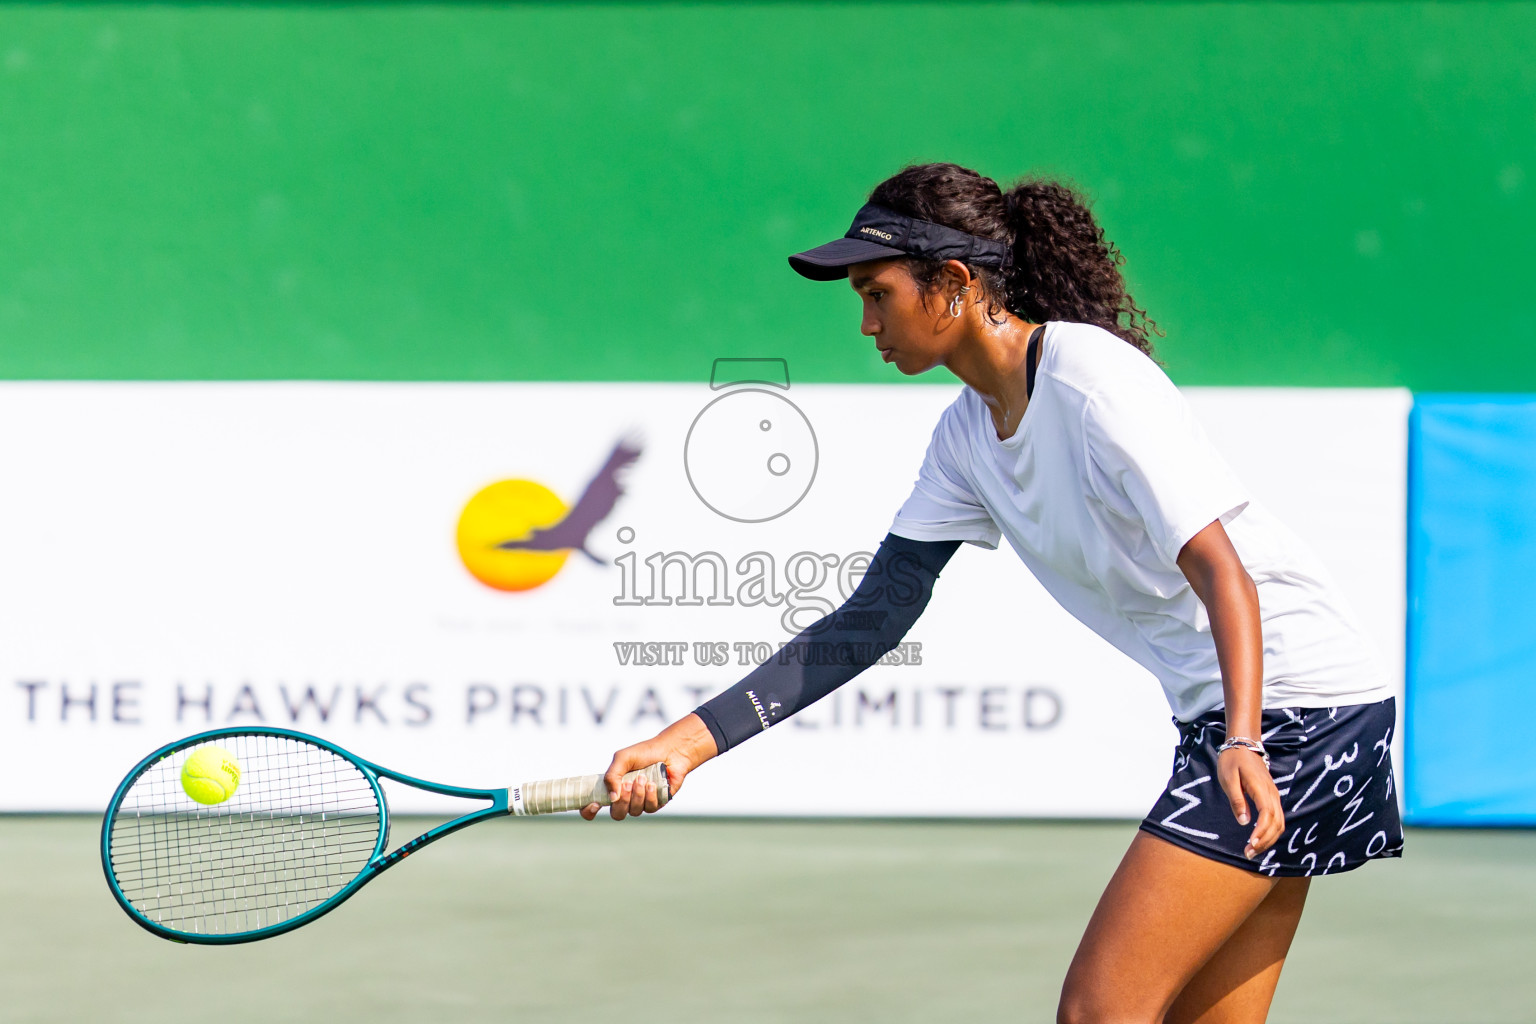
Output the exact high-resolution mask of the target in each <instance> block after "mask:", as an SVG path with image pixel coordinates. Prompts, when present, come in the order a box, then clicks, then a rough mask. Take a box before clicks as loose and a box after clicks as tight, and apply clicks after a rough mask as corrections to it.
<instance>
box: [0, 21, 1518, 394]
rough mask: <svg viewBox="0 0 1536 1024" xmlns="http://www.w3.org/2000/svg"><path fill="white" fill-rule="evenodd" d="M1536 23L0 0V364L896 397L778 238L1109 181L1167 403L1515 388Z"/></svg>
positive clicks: (165, 374)
mask: <svg viewBox="0 0 1536 1024" xmlns="http://www.w3.org/2000/svg"><path fill="white" fill-rule="evenodd" d="M1533 53H1536V6H1532V5H1527V4H1482V3H1458V4H1422V3H1342V4H1331V3H1298V4H1284V3H1230V4H1226V3H1217V4H1212V3H1195V4H1182V3H1135V4H1121V3H1092V4H1074V3H1062V4H1012V5H998V4H962V3H946V4H915V3H898V4H813V5H812V4H808V5H799V4H778V3H774V4H767V3H765V4H739V5H725V4H720V5H702V6H701V5H665V4H618V3H615V4H591V5H539V4H510V5H505V6H495V5H469V4H464V5H461V4H446V5H433V4H426V5H396V4H389V5H382V4H381V5H352V4H341V5H305V4H273V5H265V6H264V5H259V4H258V5H242V6H222V5H217V4H172V5H169V6H165V5H155V6H149V5H139V4H102V5H94V4H60V5H53V4H36V5H33V4H23V5H0V376H3V377H8V378H115V379H141V378H149V379H157V378H158V379H245V378H252V379H259V378H323V379H351V378H356V379H386V380H387V379H403V380H438V379H448V380H503V379H505V380H516V379H525V380H526V379H594V380H603V379H648V380H700V379H703V378H704V377H705V376H707V374H708V368H709V361H710V360H711V359H712V358H713V357H715V356H719V355H784V356H787V357H789V359H790V363H791V366H792V367H793V369H794V371H795V373H796V376H797V378H798V379H800V380H824V381H886V380H891V379H893V377H894V376H895V374H894V372H893V371H892V370H891V369H890V368H889V367H884V366H882V365H880V364H879V363H878V361H877V360H876V359H875V357H874V351H873V348H872V346H871V345H870V344H869V343H868V342H867V341H866V340H864V339H862V338H860V337H859V336H858V331H857V308H856V305H855V303H854V300H853V299H852V297H851V296H850V295H849V294H847V292H846V291H845V289H844V288H842V287H841V286H837V285H822V286H816V285H811V284H809V283H806V282H802V281H801V280H799V279H798V278H796V277H795V276H794V275H792V274H791V273H790V272H789V270H788V269H787V267H786V265H785V263H784V256H785V254H786V253H788V252H790V251H792V250H794V249H796V248H799V247H804V246H808V245H811V244H816V243H819V242H821V241H824V240H826V239H827V238H828V237H831V236H834V235H837V234H841V232H842V230H843V229H844V228H845V227H846V225H847V221H848V219H849V218H850V216H851V215H852V212H853V210H854V209H855V208H856V207H857V206H858V204H859V202H860V201H861V198H862V196H863V194H864V193H865V192H867V190H868V189H869V188H870V187H871V186H872V185H873V184H874V183H875V182H876V181H877V180H879V179H880V178H881V177H883V176H884V175H886V174H888V173H890V172H891V171H893V170H895V169H896V168H897V167H899V166H900V165H901V164H903V163H904V162H907V161H912V160H923V159H952V160H956V161H959V162H962V163H967V164H971V165H973V166H975V167H977V168H979V169H981V170H982V171H984V172H986V173H988V174H991V175H993V176H995V177H999V178H1002V179H1006V178H1011V177H1015V176H1018V175H1020V174H1022V173H1025V172H1041V173H1046V174H1053V175H1065V176H1068V177H1070V178H1072V179H1073V180H1075V181H1076V182H1078V183H1079V184H1081V185H1082V186H1083V187H1085V188H1086V189H1087V190H1088V191H1089V192H1090V193H1091V194H1092V195H1093V196H1094V197H1095V200H1096V204H1097V210H1098V212H1099V214H1100V216H1101V219H1102V220H1103V222H1104V223H1105V224H1106V226H1107V228H1108V229H1109V232H1110V235H1111V237H1112V238H1114V239H1115V240H1116V241H1117V242H1119V244H1120V245H1121V247H1122V248H1123V250H1124V252H1125V254H1126V257H1127V260H1128V263H1127V268H1126V269H1127V274H1128V276H1129V278H1130V280H1131V282H1132V284H1133V288H1134V291H1135V293H1136V295H1137V297H1138V299H1139V300H1141V302H1142V303H1143V304H1144V305H1145V306H1147V307H1148V309H1149V310H1150V311H1151V313H1152V314H1153V315H1154V317H1156V318H1157V319H1158V320H1159V321H1160V322H1161V323H1162V324H1163V326H1164V328H1165V329H1166V330H1167V334H1168V337H1167V339H1166V341H1165V342H1164V343H1163V345H1162V356H1163V358H1164V359H1165V361H1166V363H1167V366H1168V369H1169V371H1170V372H1171V373H1172V374H1173V376H1174V378H1175V379H1176V380H1178V381H1179V382H1180V383H1185V384H1268V385H1315V384H1341V385H1342V384H1349V385H1404V384H1405V385H1409V386H1412V387H1414V388H1418V389H1424V390H1472V391H1479V390H1494V391H1510V390H1531V391H1536V312H1533V306H1532V302H1531V296H1532V294H1533V291H1536V288H1533V280H1536V242H1533V236H1536V59H1533V57H1532V54H1533Z"/></svg>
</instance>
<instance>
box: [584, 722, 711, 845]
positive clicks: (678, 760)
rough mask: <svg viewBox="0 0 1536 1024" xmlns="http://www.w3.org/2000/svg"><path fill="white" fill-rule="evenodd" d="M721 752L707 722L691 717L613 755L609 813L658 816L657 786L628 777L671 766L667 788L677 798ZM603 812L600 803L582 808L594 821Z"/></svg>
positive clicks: (607, 779)
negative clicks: (654, 767) (694, 774)
mask: <svg viewBox="0 0 1536 1024" xmlns="http://www.w3.org/2000/svg"><path fill="white" fill-rule="evenodd" d="M716 753H717V751H716V749H715V738H714V736H713V735H711V734H710V731H709V728H708V727H707V726H706V725H705V724H704V720H703V719H701V718H700V717H699V716H698V715H696V714H687V715H684V716H683V717H682V718H680V719H678V720H677V721H676V722H673V723H672V724H671V725H669V726H667V727H666V728H665V729H663V730H661V732H659V733H657V734H656V736H655V737H653V738H652V739H648V740H643V741H641V742H640V743H636V744H634V745H633V746H628V747H625V748H624V749H623V750H620V751H619V752H618V753H616V754H614V755H613V762H612V763H611V764H609V765H608V771H607V772H606V773H605V774H604V777H603V780H604V782H605V783H607V786H608V792H609V794H610V795H611V797H612V799H613V803H612V804H611V805H610V806H609V808H608V813H609V814H610V815H611V816H612V817H613V820H614V821H623V820H624V819H625V818H628V817H639V816H640V815H641V814H646V813H654V812H656V811H657V810H659V809H660V801H659V799H658V798H657V793H656V787H655V786H653V785H651V783H650V782H648V781H646V780H645V779H643V778H642V779H636V780H634V781H633V782H625V781H624V776H625V775H626V774H627V773H629V772H632V771H635V770H636V769H638V768H645V767H648V766H650V765H653V764H655V763H656V762H658V761H661V762H664V763H665V764H666V766H667V785H668V787H669V788H670V790H671V793H672V795H673V796H676V795H677V791H678V790H679V789H682V788H683V779H684V778H686V777H687V775H688V773H689V772H690V771H692V770H693V769H694V768H697V767H698V766H699V765H700V764H703V763H704V762H705V761H708V760H709V759H710V758H712V757H714V756H715V754H716ZM601 810H602V805H600V804H588V805H587V806H585V807H583V808H582V809H581V816H582V817H583V818H586V819H587V820H588V821H591V820H592V819H593V818H595V817H597V815H598V812H599V811H601Z"/></svg>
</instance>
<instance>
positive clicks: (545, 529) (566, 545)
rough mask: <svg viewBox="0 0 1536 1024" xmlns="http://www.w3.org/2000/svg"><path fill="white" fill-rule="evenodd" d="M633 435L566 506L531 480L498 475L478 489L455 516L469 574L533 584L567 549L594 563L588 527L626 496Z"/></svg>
mask: <svg viewBox="0 0 1536 1024" xmlns="http://www.w3.org/2000/svg"><path fill="white" fill-rule="evenodd" d="M640 453H641V446H640V443H639V441H638V440H636V439H635V438H630V437H626V438H622V439H620V440H619V442H618V443H617V444H615V445H614V446H613V451H611V452H609V454H608V458H607V461H605V462H604V463H603V465H602V466H601V467H600V468H599V469H598V471H597V472H596V473H595V474H593V476H592V479H591V480H589V481H587V486H586V489H585V490H583V491H582V492H581V497H579V498H577V499H576V504H574V505H572V506H569V507H567V506H566V504H565V503H564V502H563V501H561V500H560V497H559V495H557V494H555V492H554V491H551V490H550V489H549V488H548V487H545V486H544V485H543V484H541V483H539V482H537V481H535V480H500V481H497V482H496V483H494V484H491V485H490V486H488V487H484V488H482V489H481V490H480V491H479V492H478V493H476V494H475V496H474V497H472V498H470V499H469V502H468V503H467V504H466V505H465V506H464V511H463V512H462V513H461V514H460V515H459V525H458V533H457V541H458V549H459V557H460V559H462V560H463V562H464V567H465V568H466V569H468V570H469V573H470V575H472V576H473V577H474V578H475V579H477V580H479V581H480V582H481V583H484V584H485V585H486V586H488V587H492V588H494V589H496V590H505V591H519V590H532V589H533V588H535V587H538V586H542V585H543V584H545V583H547V582H549V581H550V580H551V579H552V578H554V575H555V574H556V573H558V572H559V571H560V569H561V567H562V566H564V565H565V560H566V558H568V557H569V556H570V554H571V552H572V551H580V552H581V553H582V554H584V555H586V556H587V557H588V558H590V559H591V560H592V561H594V562H596V563H597V564H599V565H607V564H608V563H607V561H606V560H605V559H603V558H599V557H598V556H597V555H595V554H593V553H592V550H591V549H590V548H589V547H588V546H587V541H588V538H589V537H590V536H591V535H592V531H593V529H595V528H596V527H597V524H598V523H600V522H602V521H603V520H604V519H606V518H607V517H608V515H609V514H610V513H612V512H613V509H614V506H615V505H617V504H618V501H619V498H620V497H621V496H622V495H623V494H624V482H623V479H622V475H623V473H624V471H625V470H626V469H627V468H628V467H629V466H631V465H633V464H634V462H635V461H636V460H637V459H639V458H640Z"/></svg>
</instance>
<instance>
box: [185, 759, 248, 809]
mask: <svg viewBox="0 0 1536 1024" xmlns="http://www.w3.org/2000/svg"><path fill="white" fill-rule="evenodd" d="M239 786H240V762H239V761H237V760H235V755H234V754H231V753H230V752H229V751H227V750H225V749H224V748H223V747H198V748H197V749H196V750H194V751H193V752H192V756H191V757H189V758H187V760H186V763H185V764H183V765H182V766H181V788H182V789H184V790H186V791H187V796H189V797H191V798H192V799H193V800H196V801H197V802H198V803H200V804H221V803H223V802H224V801H225V800H228V799H229V798H230V797H232V796H234V795H235V790H236V789H237V788H239Z"/></svg>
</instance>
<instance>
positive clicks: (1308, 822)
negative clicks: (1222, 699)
mask: <svg viewBox="0 0 1536 1024" xmlns="http://www.w3.org/2000/svg"><path fill="white" fill-rule="evenodd" d="M1396 723H1397V701H1396V700H1394V699H1392V698H1388V699H1387V700H1384V701H1381V702H1380V703H1377V704H1354V705H1349V706H1346V707H1337V708H1272V709H1267V710H1265V711H1264V714H1263V730H1264V733H1263V737H1262V739H1263V743H1264V748H1265V749H1266V750H1267V751H1268V752H1269V771H1270V774H1271V775H1272V776H1273V777H1274V780H1275V787H1276V788H1277V789H1278V790H1279V791H1280V802H1281V805H1282V806H1283V807H1284V809H1285V831H1284V832H1283V833H1281V835H1280V839H1279V841H1277V842H1276V843H1275V845H1274V846H1272V847H1270V848H1269V849H1268V850H1265V851H1264V853H1263V854H1261V855H1260V856H1259V857H1258V858H1256V859H1254V860H1249V859H1248V858H1247V857H1244V856H1243V847H1244V845H1245V844H1246V843H1247V841H1248V837H1249V836H1250V835H1251V834H1252V833H1253V821H1252V813H1253V808H1252V807H1251V806H1250V808H1249V813H1250V821H1249V823H1248V824H1247V825H1239V824H1238V823H1237V819H1236V818H1235V817H1234V816H1233V814H1232V806H1231V804H1230V803H1229V802H1228V801H1227V796H1226V794H1225V793H1223V792H1222V790H1221V786H1220V784H1219V783H1218V782H1217V781H1216V748H1217V747H1219V746H1221V744H1222V743H1223V742H1224V741H1225V740H1226V738H1227V736H1226V731H1227V727H1226V713H1225V712H1224V711H1221V710H1216V711H1209V712H1207V713H1205V714H1203V715H1201V716H1200V717H1199V718H1196V719H1195V720H1194V721H1192V722H1179V721H1175V722H1174V724H1175V725H1177V726H1178V727H1179V745H1178V747H1177V749H1176V750H1175V751H1174V757H1173V777H1172V778H1170V779H1169V780H1168V788H1167V789H1165V790H1164V791H1163V795H1162V796H1161V797H1160V798H1158V801H1157V803H1156V804H1154V805H1153V807H1152V811H1151V813H1150V814H1148V815H1147V817H1146V819H1145V820H1144V821H1142V823H1141V827H1142V829H1143V830H1144V831H1146V832H1150V833H1151V834H1152V835H1155V836H1157V837H1158V838H1159V839H1166V840H1167V841H1168V842H1170V843H1173V844H1174V845H1176V846H1182V847H1184V848H1185V849H1186V850H1190V851H1192V852H1194V853H1198V854H1200V855H1201V856H1202V857H1209V858H1211V859H1212V860H1219V861H1222V862H1224V863H1227V864H1233V865H1236V866H1237V867H1240V868H1245V869H1247V870H1249V871H1257V872H1261V873H1263V874H1266V875H1271V876H1280V877H1287V878H1289V877H1305V876H1309V875H1332V874H1337V873H1338V872H1340V871H1348V870H1350V869H1351V868H1357V867H1359V866H1360V865H1361V864H1364V863H1365V862H1366V861H1368V860H1374V859H1375V858H1377V857H1401V856H1402V855H1403V823H1402V819H1401V817H1400V816H1399V815H1398V811H1397V784H1396V782H1395V780H1394V779H1393V776H1392V734H1393V729H1394V728H1395V726H1396Z"/></svg>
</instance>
